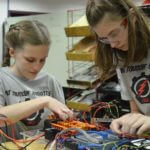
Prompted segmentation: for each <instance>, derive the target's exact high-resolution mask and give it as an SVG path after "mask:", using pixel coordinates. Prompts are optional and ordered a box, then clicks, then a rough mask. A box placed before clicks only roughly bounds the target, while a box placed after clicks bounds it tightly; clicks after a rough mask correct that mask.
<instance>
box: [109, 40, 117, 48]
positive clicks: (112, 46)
mask: <svg viewBox="0 0 150 150" xmlns="http://www.w3.org/2000/svg"><path fill="white" fill-rule="evenodd" d="M109 42H110V46H111V48H116V47H117V45H118V42H117V41H109Z"/></svg>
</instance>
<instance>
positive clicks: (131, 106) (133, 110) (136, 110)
mask: <svg viewBox="0 0 150 150" xmlns="http://www.w3.org/2000/svg"><path fill="white" fill-rule="evenodd" d="M130 109H131V112H137V113H139V112H140V111H139V108H138V106H137V104H136V103H135V101H134V100H130Z"/></svg>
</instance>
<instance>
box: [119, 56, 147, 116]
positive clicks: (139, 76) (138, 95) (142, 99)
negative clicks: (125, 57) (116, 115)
mask: <svg viewBox="0 0 150 150" xmlns="http://www.w3.org/2000/svg"><path fill="white" fill-rule="evenodd" d="M117 76H118V79H119V82H120V85H121V96H122V99H124V100H133V99H134V100H135V102H136V104H137V106H138V108H139V110H140V111H141V112H142V113H143V114H145V115H149V116H150V53H149V55H148V56H147V58H145V59H143V60H142V61H141V62H140V63H133V64H132V65H129V66H128V67H126V68H118V69H117Z"/></svg>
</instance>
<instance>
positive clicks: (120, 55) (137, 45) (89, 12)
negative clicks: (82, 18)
mask: <svg viewBox="0 0 150 150" xmlns="http://www.w3.org/2000/svg"><path fill="white" fill-rule="evenodd" d="M131 9H132V12H134V15H135V16H136V25H135V24H134V23H133V14H132V12H131ZM106 14H107V15H109V18H110V19H112V20H115V19H116V20H117V18H118V17H122V18H124V17H126V18H127V22H128V44H129V46H128V47H129V48H128V51H126V52H123V51H121V50H117V49H115V48H111V47H110V45H106V44H103V43H100V42H97V51H96V65H98V67H99V68H100V69H101V71H102V78H103V77H104V78H105V76H106V75H107V74H108V73H109V71H110V70H111V69H112V68H116V67H117V64H118V62H120V60H122V62H123V64H124V66H127V65H129V64H130V63H133V62H140V61H141V60H142V59H143V58H145V57H146V56H147V54H148V50H149V48H150V31H149V28H148V22H147V20H146V16H145V15H144V14H143V12H142V10H141V9H140V8H138V7H136V6H135V5H134V4H133V3H132V2H131V0H89V1H88V3H87V7H86V16H87V20H88V23H89V25H90V27H91V28H93V27H95V26H96V25H97V24H98V23H100V22H101V21H102V19H103V18H104V16H105V15H106ZM96 36H97V35H96Z"/></svg>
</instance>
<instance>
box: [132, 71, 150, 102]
mask: <svg viewBox="0 0 150 150" xmlns="http://www.w3.org/2000/svg"><path fill="white" fill-rule="evenodd" d="M132 81H133V83H132V86H131V89H132V91H133V92H134V94H135V96H136V98H137V100H138V101H139V102H140V103H141V104H144V103H150V75H149V76H148V75H145V73H142V74H141V76H139V77H134V78H133V79H132Z"/></svg>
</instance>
